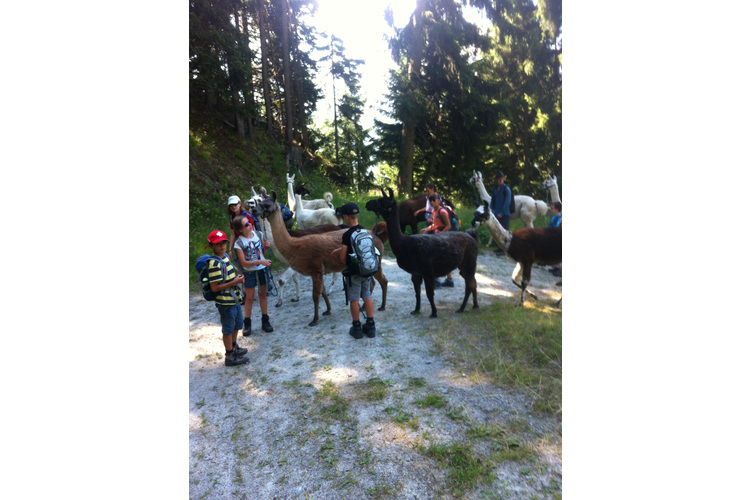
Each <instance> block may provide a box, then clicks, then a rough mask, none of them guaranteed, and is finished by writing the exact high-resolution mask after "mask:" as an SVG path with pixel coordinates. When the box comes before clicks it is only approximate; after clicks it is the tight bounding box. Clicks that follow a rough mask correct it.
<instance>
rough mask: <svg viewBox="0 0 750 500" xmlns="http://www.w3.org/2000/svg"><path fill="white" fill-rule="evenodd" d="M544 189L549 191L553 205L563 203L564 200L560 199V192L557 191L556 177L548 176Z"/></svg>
mask: <svg viewBox="0 0 750 500" xmlns="http://www.w3.org/2000/svg"><path fill="white" fill-rule="evenodd" d="M542 187H543V188H544V189H546V190H547V191H549V197H550V199H551V200H552V203H555V202H556V201H559V202H560V203H562V200H561V199H560V191H559V190H558V189H557V176H556V175H549V174H547V179H546V180H545V181H544V182H543V183H542Z"/></svg>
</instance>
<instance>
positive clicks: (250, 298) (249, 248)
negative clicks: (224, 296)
mask: <svg viewBox="0 0 750 500" xmlns="http://www.w3.org/2000/svg"><path fill="white" fill-rule="evenodd" d="M232 230H233V231H232V233H233V235H234V236H235V242H234V246H233V249H234V252H235V254H236V256H237V262H238V263H239V265H240V266H241V267H242V270H243V273H244V275H245V293H246V294H247V298H246V299H245V319H244V323H243V328H242V336H243V337H249V336H250V335H251V334H252V330H251V328H252V321H251V320H252V313H253V302H254V300H255V286H256V285H259V287H258V289H259V292H258V302H260V312H261V314H262V317H261V321H262V328H263V331H264V332H272V331H273V327H272V326H271V322H270V320H269V319H268V298H267V292H268V285H267V283H268V282H267V280H266V272H265V268H266V267H271V261H270V260H269V259H268V258H266V257H265V256H264V255H267V254H268V248H269V247H270V246H271V243H270V242H269V241H268V240H266V239H264V238H262V237H261V236H262V235H261V233H260V232H259V231H255V228H254V226H253V222H252V220H248V219H247V218H245V217H235V218H234V220H233V221H232Z"/></svg>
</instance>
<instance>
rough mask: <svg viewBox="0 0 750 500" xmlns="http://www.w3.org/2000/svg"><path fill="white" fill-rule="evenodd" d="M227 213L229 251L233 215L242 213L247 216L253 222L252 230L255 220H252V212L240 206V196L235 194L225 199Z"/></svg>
mask: <svg viewBox="0 0 750 500" xmlns="http://www.w3.org/2000/svg"><path fill="white" fill-rule="evenodd" d="M227 213H228V214H229V249H230V250H229V251H230V252H231V251H232V249H233V248H234V242H235V237H234V229H233V226H232V222H233V221H234V218H235V217H239V216H242V215H244V216H245V217H247V219H248V220H249V221H250V222H251V223H252V224H253V230H255V229H256V227H255V221H254V220H253V216H252V214H250V213H249V212H248V211H247V210H245V208H244V207H243V206H242V203H240V197H239V196H236V195H232V196H230V197H229V199H228V200H227Z"/></svg>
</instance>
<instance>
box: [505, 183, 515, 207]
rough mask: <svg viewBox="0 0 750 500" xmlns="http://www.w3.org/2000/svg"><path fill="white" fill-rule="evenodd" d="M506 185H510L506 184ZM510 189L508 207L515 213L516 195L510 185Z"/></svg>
mask: <svg viewBox="0 0 750 500" xmlns="http://www.w3.org/2000/svg"><path fill="white" fill-rule="evenodd" d="M506 186H508V185H507V184H506ZM508 191H510V206H509V207H508V209H509V210H510V213H513V212H515V211H516V197H515V196H514V195H513V190H512V189H511V188H510V186H508Z"/></svg>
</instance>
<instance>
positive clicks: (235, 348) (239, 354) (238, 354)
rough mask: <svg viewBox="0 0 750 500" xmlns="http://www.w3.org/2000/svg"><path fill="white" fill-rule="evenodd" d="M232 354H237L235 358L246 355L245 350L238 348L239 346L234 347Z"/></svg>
mask: <svg viewBox="0 0 750 500" xmlns="http://www.w3.org/2000/svg"><path fill="white" fill-rule="evenodd" d="M234 352H236V353H237V356H240V357H242V356H244V355H245V354H247V349H245V348H244V347H240V346H238V345H236V346H234Z"/></svg>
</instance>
